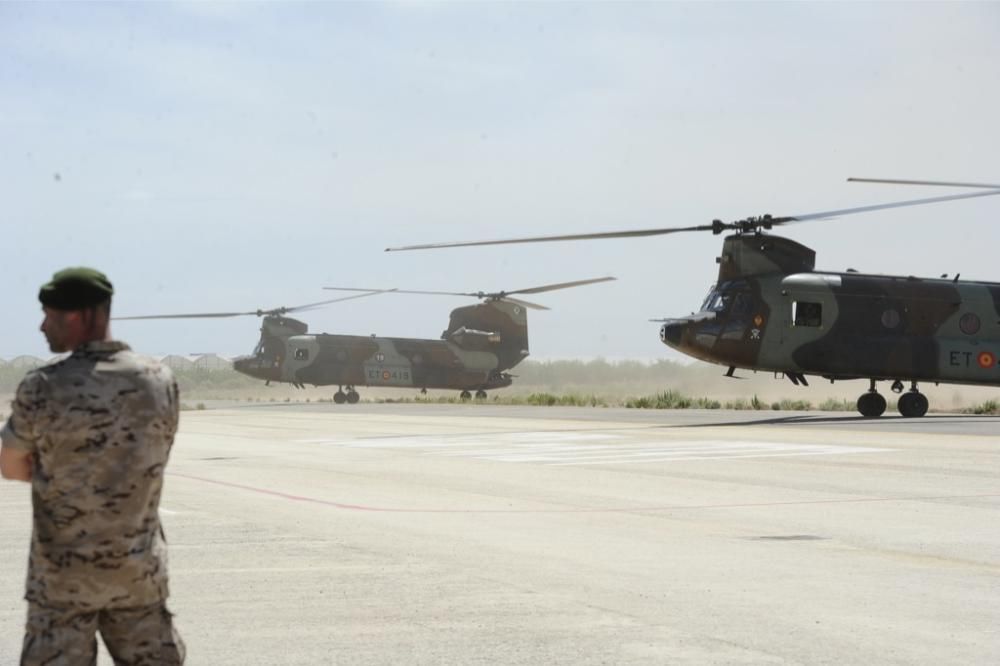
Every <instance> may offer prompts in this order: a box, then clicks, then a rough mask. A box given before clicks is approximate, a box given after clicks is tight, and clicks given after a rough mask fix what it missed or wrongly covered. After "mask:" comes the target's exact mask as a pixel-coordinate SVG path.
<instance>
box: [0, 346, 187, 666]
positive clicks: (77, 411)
mask: <svg viewBox="0 0 1000 666" xmlns="http://www.w3.org/2000/svg"><path fill="white" fill-rule="evenodd" d="M177 398H178V396H177V384H176V382H175V381H174V379H173V376H172V375H171V373H170V371H169V369H167V368H166V367H164V366H162V365H160V364H159V363H157V362H155V361H152V360H150V359H147V358H145V357H142V356H139V355H137V354H135V353H133V352H132V351H131V350H130V349H129V347H128V345H126V344H124V343H121V342H113V341H107V342H88V343H86V344H84V345H81V346H80V347H79V348H78V349H77V350H76V351H74V352H73V354H72V355H70V356H69V357H68V358H66V359H64V360H62V361H59V362H56V363H53V364H51V365H48V366H45V367H43V368H40V369H38V370H35V371H33V372H31V373H29V374H28V375H27V376H26V377H25V378H24V380H23V381H22V382H21V385H20V386H19V387H18V390H17V396H16V399H15V400H14V403H13V405H12V413H11V416H10V419H9V420H8V422H7V424H6V425H5V426H4V428H3V430H2V432H0V436H2V439H3V446H4V447H11V448H14V449H20V450H23V451H27V452H30V453H31V454H32V480H31V486H32V505H33V513H34V529H33V533H32V539H31V553H30V557H29V560H28V581H27V592H26V594H25V598H26V599H27V600H28V603H29V608H28V622H27V630H26V634H25V639H24V650H23V653H22V657H21V659H22V664H53V665H54V664H67V665H70V664H72V665H76V664H93V663H95V661H96V655H97V642H96V638H95V631H97V630H99V631H100V632H101V635H102V637H103V639H104V642H105V645H107V647H108V650H109V652H110V653H111V654H112V656H113V657H114V659H115V663H116V664H136V665H138V664H180V663H182V662H183V659H184V645H183V643H182V642H181V640H180V637H179V636H178V635H177V633H176V632H175V631H174V629H173V626H172V622H171V615H170V613H169V612H168V611H167V609H166V606H165V600H166V597H167V569H166V544H165V541H164V538H163V531H162V528H161V526H160V520H159V515H158V506H159V501H160V491H161V489H162V486H163V470H164V466H165V465H166V463H167V457H168V455H169V452H170V447H171V444H172V443H173V439H174V433H175V432H176V430H177V417H178V399H177Z"/></svg>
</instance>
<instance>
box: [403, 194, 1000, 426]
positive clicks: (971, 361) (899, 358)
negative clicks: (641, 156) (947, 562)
mask: <svg viewBox="0 0 1000 666" xmlns="http://www.w3.org/2000/svg"><path fill="white" fill-rule="evenodd" d="M852 180H854V181H861V182H891V183H897V184H913V185H940V186H951V187H978V188H985V189H986V191H982V192H973V193H964V194H955V195H948V196H940V197H931V198H925V199H915V200H909V201H898V202H891V203H885V204H876V205H870V206H862V207H858V208H847V209H843V210H832V211H826V212H821V213H809V214H804V215H790V216H782V217H776V216H771V215H762V216H756V217H747V218H745V219H742V220H736V221H734V222H723V221H721V220H713V221H712V223H711V224H704V225H698V226H690V227H674V228H661V229H641V230H630V231H611V232H602V233H585V234H569V235H560V236H536V237H530V238H513V239H507V240H494V241H471V242H458V243H434V244H425V245H411V246H406V247H396V248H387V250H386V251H401V250H417V249H432V248H442V247H462V246H473V245H497V244H508V243H533V242H546V241H568V240H584V239H605V238H628V237H640V236H657V235H664V234H672V233H679V232H689V231H710V232H712V233H713V234H716V235H718V234H722V233H726V232H730V233H729V235H728V236H726V237H725V238H724V239H723V243H722V253H721V255H720V256H719V257H718V258H717V259H716V262H717V263H718V264H719V273H718V279H717V282H716V284H715V285H714V286H713V287H712V288H711V289H710V290H709V294H708V296H707V298H706V299H705V300H704V302H703V303H702V305H701V308H700V309H699V311H698V312H697V313H693V314H691V315H690V316H687V317H679V318H674V319H664V320H655V321H660V322H662V326H661V328H660V339H661V340H662V342H663V343H664V344H666V345H668V346H670V347H673V348H674V349H677V350H679V351H681V352H683V353H685V354H688V355H690V356H693V357H694V358H697V359H700V360H702V361H707V362H710V363H716V364H720V365H723V366H726V367H728V370H727V372H726V375H727V376H729V377H734V376H735V375H734V373H735V371H736V369H737V368H741V369H749V370H754V371H758V370H760V371H768V372H774V373H775V375H776V376H780V375H783V376H784V377H787V378H788V379H789V380H790V381H791V382H792V383H793V384H795V385H803V386H808V380H807V379H806V375H817V376H820V377H823V378H825V379H828V380H830V381H831V382H834V381H838V380H849V379H867V380H868V381H869V389H868V391H867V392H865V393H863V394H862V395H861V396H860V397H859V398H858V401H857V409H858V411H859V412H860V413H861V415H862V416H865V417H878V416H881V415H882V414H883V413H884V412H885V409H886V399H885V397H884V396H882V395H881V394H880V393H879V392H878V390H877V383H878V382H880V381H890V382H892V384H891V390H892V391H893V392H894V393H899V394H901V395H900V397H899V400H898V403H897V407H898V410H899V412H900V414H902V415H903V416H906V417H919V416H923V415H924V414H926V412H927V409H928V400H927V397H926V396H925V395H924V394H922V393H921V392H920V391H919V389H918V383H919V382H922V381H923V382H934V383H935V384H938V383H955V384H980V385H994V386H996V385H1000V368H998V359H1000V283H990V282H972V281H960V280H959V279H958V276H955V278H954V279H930V278H916V277H912V276H890V275H876V274H864V273H858V272H855V271H848V272H845V273H834V272H825V271H816V270H815V269H814V268H815V260H816V253H815V251H813V250H812V249H810V248H808V247H806V246H804V245H801V244H799V243H797V242H795V241H793V240H790V239H787V238H783V237H780V236H776V235H773V234H767V233H765V232H766V231H768V230H770V229H772V228H773V227H777V226H782V225H786V224H790V223H793V222H805V221H808V220H821V219H829V218H833V217H840V216H844V215H853V214H857V213H866V212H872V211H877V210H885V209H890V208H901V207H906V206H918V205H925V204H932V203H941V202H946V201H957V200H961V199H971V198H975V197H984V196H994V195H998V194H1000V185H986V184H979V183H947V182H942V181H890V180H886V179H852ZM904 382H909V384H910V387H909V390H907V391H906V392H905V393H904V390H905V389H906V386H905V384H904Z"/></svg>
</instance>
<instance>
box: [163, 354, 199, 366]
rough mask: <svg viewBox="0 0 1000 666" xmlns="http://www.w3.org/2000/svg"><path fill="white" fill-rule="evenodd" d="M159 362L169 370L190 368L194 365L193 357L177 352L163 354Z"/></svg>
mask: <svg viewBox="0 0 1000 666" xmlns="http://www.w3.org/2000/svg"><path fill="white" fill-rule="evenodd" d="M160 362H161V363H163V365H165V366H167V367H168V368H170V369H171V370H190V369H191V368H193V367H194V359H192V358H189V357H187V356H180V355H179V354H171V355H169V356H164V357H163V358H161V359H160Z"/></svg>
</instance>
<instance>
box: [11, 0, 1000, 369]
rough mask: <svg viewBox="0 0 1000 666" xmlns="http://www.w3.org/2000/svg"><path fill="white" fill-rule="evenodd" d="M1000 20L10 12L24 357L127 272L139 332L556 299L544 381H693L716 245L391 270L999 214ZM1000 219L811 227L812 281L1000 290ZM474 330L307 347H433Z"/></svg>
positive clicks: (391, 6)
mask: <svg viewBox="0 0 1000 666" xmlns="http://www.w3.org/2000/svg"><path fill="white" fill-rule="evenodd" d="M998 118H1000V4H998V3H990V4H987V3H968V4H963V3H941V4H933V3H920V4H916V3H892V4H888V3H885V4H865V3H829V4H825V3H782V4H771V3H736V4H707V3H695V4H686V3H635V4H631V3H621V2H614V3H611V2H609V3H565V2H564V3H548V4H530V3H428V2H404V3H383V4H370V3H364V4H346V3H322V4H321V3H303V4H294V3H259V4H251V3H201V2H199V3H158V4H157V3H128V4H114V3H100V4H86V3H68V4H60V3H23V4H19V3H12V2H5V3H0V146H2V148H0V183H2V187H0V192H2V198H0V211H2V218H0V224H2V229H3V234H2V239H3V245H4V259H5V260H4V262H3V268H2V270H3V274H4V276H5V282H6V284H7V290H6V292H5V294H4V299H5V305H6V307H5V312H6V316H5V322H4V326H3V327H2V329H0V357H4V358H10V357H12V356H16V355H18V354H22V353H33V354H38V355H45V354H46V353H47V352H46V348H45V344H44V341H43V339H42V337H41V335H40V334H39V333H38V331H37V326H38V324H39V321H40V310H39V305H38V302H37V300H36V296H37V289H38V286H39V285H40V284H41V283H42V282H44V281H46V280H47V279H48V277H49V276H50V275H51V273H52V272H53V271H55V270H57V269H59V268H62V267H64V266H66V265H78V264H85V265H92V266H96V267H98V268H101V269H102V270H104V271H106V272H107V273H108V274H109V276H110V277H111V279H112V280H113V282H114V283H115V285H116V288H117V291H118V293H117V296H116V298H115V310H116V312H117V313H118V314H122V315H125V314H149V313H155V312H189V311H201V310H207V311H211V310H233V309H235V310H243V309H253V308H256V307H274V306H278V305H282V304H286V305H291V304H296V303H306V302H311V301H316V300H321V299H323V298H324V297H326V296H327V295H329V293H330V292H323V291H321V290H320V288H321V287H322V286H324V285H340V286H360V287H382V288H387V287H401V288H412V289H431V290H460V291H465V290H472V291H474V290H479V289H483V290H495V289H501V288H508V289H516V288H521V287H528V286H533V285H538V284H545V283H549V282H560V281H566V280H574V279H580V278H587V277H596V276H602V275H615V276H617V277H618V278H619V281H618V282H615V283H608V284H601V285H595V286H590V287H584V288H580V289H577V290H570V291H565V292H554V293H551V294H544V295H541V296H538V297H536V298H535V300H537V301H539V302H541V303H544V304H546V305H549V306H550V307H552V308H553V309H552V311H551V312H541V313H535V312H532V313H531V318H530V322H529V328H530V331H531V348H532V352H533V355H534V356H535V357H542V358H547V357H570V356H605V357H629V358H659V357H666V358H676V356H675V355H674V353H673V352H671V351H669V350H668V349H667V348H666V347H664V346H663V345H662V344H661V343H660V342H659V339H658V327H657V325H656V324H651V323H648V322H647V321H646V320H647V319H648V318H650V317H662V316H668V315H681V314H686V313H688V312H690V311H691V310H693V309H696V308H697V306H698V305H699V304H700V302H701V300H702V298H703V296H704V294H705V292H706V290H707V289H708V287H709V286H710V285H711V284H712V282H713V281H714V278H715V273H716V268H717V267H716V264H715V261H714V257H715V256H716V255H717V254H718V250H719V247H720V238H719V237H713V236H712V235H711V234H687V235H676V236H668V237H662V238H650V239H637V240H628V239H625V240H611V241H583V242H572V243H561V244H540V245H532V246H527V245H526V246H500V247H494V248H468V249H450V250H439V251H432V252H418V253H399V254H385V253H383V252H382V249H383V248H384V247H386V246H387V245H399V244H408V243H421V242H435V241H445V240H473V239H487V238H502V237H508V236H518V235H538V234H550V233H552V234H556V233H568V232H574V231H581V232H582V231H604V230H615V229H628V228H643V227H659V226H675V225H676V226H686V225H693V224H701V223H706V222H709V221H711V220H712V218H715V217H719V218H722V219H727V220H729V219H735V218H739V217H744V216H747V215H752V214H761V213H768V212H769V213H773V214H777V215H788V214H797V213H798V214H802V213H809V212H816V211H823V210H829V209H836V208H843V207H850V206H858V205H864V204H868V203H875V202H882V201H892V200H896V199H909V198H917V197H920V196H930V195H933V194H945V193H946V192H944V191H930V192H929V191H925V190H918V189H913V188H909V189H907V188H902V187H889V186H874V185H857V184H848V183H845V182H844V180H845V178H846V177H848V176H878V177H900V178H937V179H949V180H971V181H979V182H1000V167H998V164H1000V162H998V156H1000V132H998V131H997V120H998ZM998 221H1000V197H996V198H993V199H990V198H986V199H980V200H973V201H970V202H961V203H949V204H939V205H935V206H929V207H925V208H922V209H909V210H900V211H890V212H880V213H873V214H868V215H860V216H855V217H849V218H843V219H839V220H834V221H823V222H810V223H806V224H801V225H795V226H793V227H790V228H787V229H786V233H787V235H790V236H792V237H794V238H795V239H797V240H799V241H800V242H803V243H805V244H807V245H809V246H811V247H813V248H814V249H816V250H817V252H818V258H817V265H818V268H821V269H828V270H843V269H845V268H847V267H848V266H850V267H853V268H856V269H859V270H862V271H870V272H881V273H896V274H915V275H920V276H937V275H940V274H941V273H952V274H953V273H954V272H956V271H961V272H962V275H963V277H968V278H973V279H983V280H997V281H1000V267H998V265H997V263H998V262H997V260H996V256H997V248H996V245H997V241H998V240H1000V230H998V226H997V225H998ZM464 304H466V301H464V300H463V299H459V298H448V297H418V296H411V297H406V296H401V295H385V296H377V297H373V298H369V299H362V300H359V301H355V302H350V303H345V304H341V305H335V306H331V307H330V308H328V309H324V310H320V311H316V312H311V313H308V314H307V315H304V316H303V317H302V318H303V319H305V320H306V321H308V322H309V324H310V326H311V328H312V330H313V331H316V332H329V333H334V332H336V333H356V334H369V333H378V334H380V335H393V336H412V337H429V338H436V337H437V336H438V335H439V334H440V332H441V330H442V329H443V328H444V327H445V324H446V323H447V318H448V312H449V311H450V309H451V308H453V307H457V306H459V305H464ZM257 328H258V323H257V322H256V320H255V319H254V318H252V317H248V318H243V319H235V320H226V321H215V322H204V321H183V322H120V323H117V324H116V325H115V327H114V329H115V333H116V336H117V337H120V338H122V339H125V340H127V341H129V342H131V343H132V345H133V346H134V347H136V348H137V349H140V350H142V351H147V352H149V353H169V352H174V353H193V352H205V351H216V352H219V353H223V354H236V353H246V352H249V351H250V350H251V349H252V348H253V346H254V344H255V342H256V339H257Z"/></svg>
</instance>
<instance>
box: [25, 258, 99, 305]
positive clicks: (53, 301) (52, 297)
mask: <svg viewBox="0 0 1000 666" xmlns="http://www.w3.org/2000/svg"><path fill="white" fill-rule="evenodd" d="M114 293H115V290H114V287H112V286H111V281H110V280H109V279H108V276H106V275H105V274H104V273H102V272H100V271H98V270H94V269H93V268H86V267H83V266H77V267H74V268H64V269H63V270H61V271H59V272H58V273H56V274H55V275H53V276H52V280H51V281H49V282H48V283H46V284H43V285H42V288H41V289H40V290H39V292H38V300H40V301H41V302H42V305H44V306H46V307H49V308H53V309H54V310H84V309H86V308H92V307H94V306H95V305H99V304H101V303H103V302H105V301H107V300H109V299H110V298H111V295H112V294H114Z"/></svg>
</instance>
